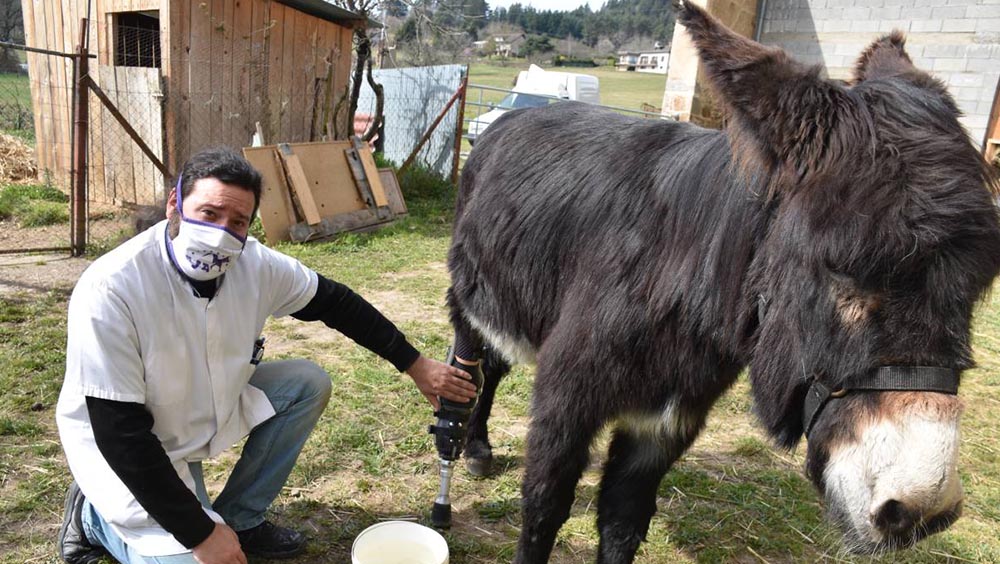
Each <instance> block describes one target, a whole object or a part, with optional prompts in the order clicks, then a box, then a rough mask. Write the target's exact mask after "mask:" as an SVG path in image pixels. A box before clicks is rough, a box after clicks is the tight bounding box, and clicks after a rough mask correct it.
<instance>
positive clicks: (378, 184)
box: [355, 142, 389, 207]
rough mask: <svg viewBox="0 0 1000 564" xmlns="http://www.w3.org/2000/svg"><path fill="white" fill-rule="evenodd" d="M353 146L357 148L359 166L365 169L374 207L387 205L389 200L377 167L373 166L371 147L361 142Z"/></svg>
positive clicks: (373, 159) (373, 158)
mask: <svg viewBox="0 0 1000 564" xmlns="http://www.w3.org/2000/svg"><path fill="white" fill-rule="evenodd" d="M355 146H356V147H358V155H359V156H360V157H361V166H363V167H364V169H365V177H366V178H367V179H368V185H369V186H371V188H372V196H374V197H375V205H376V206H379V207H381V206H387V205H389V200H387V199H386V197H385V188H384V187H383V186H382V180H381V179H380V178H379V174H378V167H376V166H375V157H373V156H372V150H371V147H369V146H368V143H363V142H362V143H357V144H356V145H355Z"/></svg>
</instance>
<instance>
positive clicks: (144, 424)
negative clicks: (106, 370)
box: [87, 276, 420, 548]
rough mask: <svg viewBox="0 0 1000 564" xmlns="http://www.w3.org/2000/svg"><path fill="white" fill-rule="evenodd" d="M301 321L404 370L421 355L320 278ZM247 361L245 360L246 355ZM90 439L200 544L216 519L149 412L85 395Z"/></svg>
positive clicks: (202, 286)
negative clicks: (164, 442)
mask: <svg viewBox="0 0 1000 564" xmlns="http://www.w3.org/2000/svg"><path fill="white" fill-rule="evenodd" d="M193 285H194V289H195V291H196V292H197V293H198V295H200V296H201V297H212V296H214V291H215V281H209V282H208V283H204V282H202V283H195V284H193ZM292 317H294V318H296V319H299V320H301V321H322V322H323V323H325V324H326V325H327V326H328V327H331V328H333V329H336V330H338V331H340V332H341V333H343V334H344V335H346V336H347V337H348V338H350V339H351V340H353V341H355V342H356V343H358V344H360V345H361V346H363V347H365V348H367V349H368V350H370V351H372V352H374V353H375V354H377V355H379V356H381V357H382V358H384V359H386V360H388V361H389V362H391V363H392V365H393V366H395V367H396V369H397V370H399V371H404V370H406V369H407V368H409V367H410V365H412V364H413V362H414V361H416V360H417V357H419V356H420V353H419V352H418V351H417V350H416V349H415V348H413V346H412V345H410V343H409V342H407V340H406V337H405V336H404V335H403V334H402V333H401V332H400V331H399V329H397V328H396V326H395V325H393V323H392V322H391V321H389V320H388V319H386V317H385V316H383V315H382V314H381V313H380V312H379V311H378V310H377V309H375V307H374V306H372V305H371V304H370V303H368V302H367V301H366V300H365V299H364V298H362V297H361V296H359V295H358V294H356V293H354V292H353V291H352V290H351V289H350V288H348V287H347V286H344V285H343V284H340V283H338V282H334V281H332V280H329V279H327V278H324V277H323V276H320V277H319V283H318V286H317V289H316V295H315V296H314V297H313V299H312V300H310V301H309V303H308V304H306V306H305V307H304V308H302V309H301V310H299V311H298V312H296V313H293V314H292ZM248 361H249V358H248ZM87 411H88V413H89V415H90V421H91V426H92V428H93V430H94V439H95V441H96V442H97V448H98V449H99V450H100V451H101V455H102V456H104V458H105V459H106V460H107V462H108V465H109V466H110V467H111V469H112V470H114V472H115V474H117V475H118V478H119V479H121V481H122V482H123V483H124V484H125V485H126V486H127V487H128V489H129V491H131V492H132V495H134V496H135V498H136V501H138V502H139V504H140V505H141V506H142V507H143V509H145V510H146V512H147V513H149V515H150V516H151V517H152V518H153V519H155V520H156V522H157V523H159V524H160V526H161V527H163V528H164V529H165V530H166V531H167V532H169V533H170V534H172V535H174V538H176V539H177V541H178V542H180V543H181V544H183V545H184V546H185V547H187V548H194V547H195V546H198V545H199V544H201V542H202V541H204V540H205V539H206V538H208V536H209V535H210V534H211V533H212V531H213V529H214V528H215V523H214V522H213V521H212V520H211V519H210V518H209V517H208V515H207V514H206V513H205V512H204V511H203V510H202V508H201V502H199V501H198V498H197V497H196V496H195V495H194V493H192V492H191V490H189V489H188V488H187V486H185V485H184V482H183V481H182V480H181V478H180V476H178V475H177V472H176V471H175V470H174V468H173V466H172V465H171V463H170V459H169V458H168V457H167V453H166V451H165V450H164V449H163V446H162V445H161V444H160V441H159V439H158V438H157V437H156V435H155V434H154V433H153V416H152V414H150V413H149V411H147V410H146V408H145V406H144V405H143V404H141V403H132V402H120V401H113V400H107V399H100V398H94V397H89V396H88V397H87Z"/></svg>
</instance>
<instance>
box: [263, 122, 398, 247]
mask: <svg viewBox="0 0 1000 564" xmlns="http://www.w3.org/2000/svg"><path fill="white" fill-rule="evenodd" d="M290 147H291V148H292V150H293V153H294V157H296V158H297V160H298V163H299V165H300V167H301V175H302V177H304V180H302V179H299V180H295V181H293V182H294V184H295V186H294V190H295V193H296V194H297V195H298V196H299V200H300V202H302V203H303V204H304V205H303V208H306V209H308V208H310V207H314V209H315V210H316V212H318V214H319V217H320V218H322V220H321V222H318V221H317V222H315V223H314V221H315V219H316V217H311V218H310V217H303V216H302V215H300V214H298V213H297V212H296V210H295V208H294V205H293V203H292V200H291V198H290V197H289V186H287V183H286V180H285V177H286V173H285V171H284V170H283V168H282V162H281V160H280V159H281V158H282V157H279V156H278V152H279V151H278V148H277V146H275V145H269V146H265V147H247V148H244V149H243V154H244V156H245V157H246V159H247V160H248V161H250V164H252V165H253V166H254V168H256V169H257V170H259V171H260V173H261V176H262V177H263V190H262V193H261V200H260V219H261V224H262V226H263V227H264V233H265V235H266V236H267V240H268V241H270V242H275V241H287V240H290V239H291V235H290V231H291V230H292V229H293V228H294V227H296V226H298V227H299V229H300V231H301V227H302V226H305V225H306V224H309V225H316V224H317V223H319V224H320V230H328V229H338V230H355V229H362V228H366V227H370V226H372V225H373V224H375V223H384V222H385V218H382V219H378V218H376V214H375V213H374V212H373V210H372V209H371V208H369V207H368V206H367V205H366V204H365V202H364V200H362V198H361V195H360V193H359V192H358V189H357V187H356V186H355V183H354V180H353V176H352V173H351V167H350V165H349V163H348V160H347V157H346V155H345V151H347V150H350V149H352V145H351V142H350V141H327V142H316V143H296V144H293V145H290ZM375 170H376V172H375V176H374V178H375V182H376V183H377V184H378V185H379V186H380V190H381V193H382V195H381V198H382V199H383V200H384V202H385V204H383V205H386V206H388V209H389V211H390V212H392V213H391V214H390V215H391V216H392V217H395V216H396V215H401V214H405V213H406V205H405V203H403V197H402V193H401V192H400V190H399V184H398V182H397V181H396V177H395V175H394V174H393V173H392V169H387V170H388V175H385V173H384V172H383V171H378V169H375ZM296 174H298V173H296ZM383 178H385V180H384V181H383ZM387 182H388V183H390V185H389V188H386V187H385V186H386V183H387ZM302 183H305V184H306V185H307V187H308V190H306V189H302V190H300V189H299V186H300V185H301V184H302ZM306 193H311V196H312V200H313V203H312V204H311V205H310V204H308V203H307V201H306V200H307V198H303V197H302V195H303V194H306ZM303 211H306V210H303ZM331 234H332V233H331Z"/></svg>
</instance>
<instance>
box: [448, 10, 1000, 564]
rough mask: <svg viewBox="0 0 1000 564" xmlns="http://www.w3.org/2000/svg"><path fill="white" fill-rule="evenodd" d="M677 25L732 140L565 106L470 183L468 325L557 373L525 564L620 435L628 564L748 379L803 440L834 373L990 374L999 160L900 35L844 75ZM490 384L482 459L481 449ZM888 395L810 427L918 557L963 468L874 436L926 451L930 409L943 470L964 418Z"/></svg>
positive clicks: (760, 412) (459, 237) (620, 525)
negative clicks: (994, 168) (694, 453)
mask: <svg viewBox="0 0 1000 564" xmlns="http://www.w3.org/2000/svg"><path fill="white" fill-rule="evenodd" d="M679 21H680V22H681V23H683V25H684V26H685V27H686V28H687V30H688V32H690V33H691V34H692V36H693V38H694V40H695V43H696V45H697V46H698V48H699V50H700V53H701V58H702V61H703V64H704V65H705V69H706V70H707V73H708V76H709V79H710V81H711V82H712V84H713V85H714V87H715V90H716V93H717V95H718V99H719V101H720V102H721V103H722V104H723V105H724V106H725V107H726V109H727V110H728V116H729V126H728V129H727V130H728V135H727V134H726V133H722V132H718V131H711V130H706V129H702V128H699V127H695V126H693V125H689V124H685V123H671V122H665V121H652V120H640V119H632V118H628V117H622V116H620V115H617V114H614V113H611V112H608V111H604V110H601V109H598V108H594V107H591V106H587V105H583V104H576V103H560V104H556V105H553V106H550V107H548V108H543V109H535V110H525V111H513V112H509V113H508V114H506V115H504V116H503V117H502V118H501V119H499V120H498V121H497V122H496V123H494V124H493V125H492V126H491V127H490V129H489V131H488V132H487V133H486V134H485V135H484V136H483V137H482V138H481V140H480V141H479V143H477V145H476V147H475V149H474V150H473V152H472V154H471V155H470V157H469V160H468V162H467V163H466V165H465V168H464V170H463V174H462V185H461V190H460V194H459V198H458V215H457V218H456V222H455V229H454V239H453V243H452V247H451V250H450V253H449V266H450V269H451V275H452V288H451V290H450V292H449V300H450V303H451V306H452V313H453V321H454V323H455V326H456V331H475V332H478V333H479V334H480V335H481V336H483V337H484V338H485V339H486V341H487V342H489V343H490V345H491V347H492V348H494V349H495V350H499V351H500V352H501V353H503V354H504V355H505V356H506V357H507V358H508V359H510V360H518V359H519V358H523V357H528V358H531V357H534V358H535V359H537V360H536V362H537V377H536V381H535V389H534V399H533V412H532V413H533V420H532V423H531V429H530V431H529V434H528V447H527V463H526V470H525V477H524V484H523V508H522V509H523V524H522V527H523V529H522V533H521V540H520V543H519V547H518V553H517V562H520V563H522V564H526V563H529V562H530V563H535V562H544V561H546V560H547V559H548V555H549V553H550V551H551V548H552V544H553V541H554V539H555V535H556V532H557V531H558V529H559V527H560V526H561V524H562V523H563V521H564V520H565V519H566V517H567V516H568V514H569V508H570V505H571V502H572V499H573V492H574V488H575V484H576V482H577V480H578V479H579V477H580V474H581V472H582V471H583V469H584V467H585V465H586V462H587V458H588V446H589V445H590V442H591V440H592V438H593V437H594V435H595V433H597V432H598V430H599V429H601V428H602V426H604V425H606V424H607V423H609V422H615V421H618V422H619V423H618V425H617V428H616V431H615V434H614V438H613V440H612V443H611V446H610V452H609V455H608V461H607V464H606V467H605V470H604V477H603V481H602V485H601V494H600V501H599V511H598V528H599V529H600V533H601V543H600V548H599V560H600V561H601V562H630V561H631V560H632V558H633V557H634V554H635V551H636V549H637V547H638V544H639V542H640V540H641V539H642V538H643V537H644V535H645V533H646V530H647V527H648V524H649V519H650V517H651V516H652V515H653V513H654V512H655V509H656V505H655V497H656V496H655V494H656V488H657V485H658V483H659V481H660V479H661V477H662V476H663V474H664V473H665V472H666V471H667V470H668V469H669V467H670V465H671V464H672V463H673V462H674V461H675V460H676V459H677V457H679V456H680V455H681V454H682V453H683V452H684V450H685V449H686V448H687V447H688V446H689V445H690V444H691V442H692V441H693V440H694V439H695V437H696V436H697V434H698V432H699V431H700V430H701V428H702V427H703V425H704V422H705V417H706V415H707V413H708V411H709V409H710V408H711V406H712V405H713V403H714V402H715V401H716V400H717V399H718V397H719V396H720V395H721V394H722V393H723V392H724V391H725V390H726V389H727V388H729V387H730V386H731V385H732V384H733V382H734V380H735V379H736V377H737V375H738V374H739V372H740V371H741V370H742V369H743V368H744V367H746V366H749V367H750V380H751V386H752V390H753V392H752V393H753V397H754V400H755V411H756V414H757V416H758V417H759V419H760V421H761V423H762V424H763V425H764V427H765V428H766V429H767V431H768V432H769V434H770V435H771V436H772V437H773V438H774V440H775V441H776V442H777V443H778V444H779V445H782V446H784V447H792V446H793V445H795V444H796V443H797V442H798V441H799V439H800V437H801V435H802V432H803V424H802V409H803V399H804V396H805V393H806V389H807V387H808V386H809V384H810V382H812V381H813V380H819V381H821V382H823V383H825V384H826V385H827V386H829V387H830V388H831V389H836V388H837V387H838V386H839V385H840V384H841V383H842V382H843V381H844V380H845V379H847V378H855V379H856V378H858V377H859V376H860V377H863V376H864V375H865V374H867V373H870V372H871V371H872V369H874V368H876V367H878V366H884V365H912V366H920V365H927V366H939V367H947V368H952V369H955V370H957V371H960V370H963V369H966V368H968V367H970V366H971V364H972V359H971V353H970V344H969V333H970V318H971V315H972V309H973V306H974V305H975V303H976V302H977V300H978V299H979V298H980V297H981V296H982V295H983V293H984V292H985V291H986V290H987V288H988V287H989V286H990V284H991V281H992V280H993V278H994V277H995V276H996V275H997V272H998V270H1000V226H998V218H997V211H996V208H995V207H994V204H993V200H992V196H991V193H990V189H989V186H990V185H991V181H990V179H989V176H988V172H987V168H986V167H985V166H984V163H983V160H982V158H981V157H980V156H979V155H978V153H977V152H976V150H975V149H974V148H973V147H972V146H971V144H970V143H969V140H968V137H967V135H966V132H965V131H964V130H963V129H962V127H961V126H960V125H959V123H958V121H957V116H958V112H957V110H956V107H955V104H954V102H953V101H952V100H951V98H950V97H949V96H948V95H947V93H946V92H945V90H944V88H943V86H942V85H941V84H940V83H939V82H938V81H936V80H934V79H932V78H931V77H929V76H928V75H926V74H924V73H922V72H921V71H919V70H917V69H915V68H914V67H913V66H912V64H910V60H909V58H908V57H907V56H906V54H905V52H904V51H903V40H902V37H901V36H899V35H898V34H894V35H891V36H887V37H885V38H883V39H881V40H879V41H876V42H875V43H874V44H872V45H871V46H870V47H869V48H868V49H867V50H866V51H865V53H864V54H863V55H862V56H861V58H860V60H859V62H858V66H857V69H856V76H857V80H856V83H855V84H853V85H847V84H842V83H837V82H833V81H829V80H824V79H822V78H820V76H819V71H818V69H815V68H804V67H801V66H799V65H798V64H796V63H795V62H794V61H791V60H790V59H789V58H788V57H787V56H786V55H785V53H784V52H782V51H781V50H780V49H776V48H771V47H765V46H762V45H759V44H756V43H754V42H752V41H749V40H747V39H744V38H742V37H739V36H737V35H735V34H733V33H732V32H730V31H728V30H726V29H725V28H724V27H722V26H721V25H719V24H718V22H716V21H714V20H713V19H712V18H711V17H709V16H708V15H707V14H705V13H704V12H703V11H701V10H700V9H699V8H697V7H694V6H690V5H688V6H685V7H684V8H683V9H682V11H681V12H680V13H679ZM678 32H679V33H681V32H683V31H680V30H679V31H678ZM495 378H496V373H495V371H494V374H493V382H492V387H491V385H490V384H489V383H488V384H487V397H486V398H485V400H486V401H485V409H482V408H480V410H479V411H478V413H477V415H476V418H477V419H476V421H474V422H473V425H472V429H471V430H470V434H471V440H472V442H473V443H475V448H471V446H470V451H469V452H470V454H471V455H472V456H476V453H477V452H480V451H482V450H483V449H484V448H485V446H486V442H485V441H486V437H485V417H486V416H487V415H488V410H489V405H490V404H491V402H492V389H494V388H495ZM897 393H898V392H897ZM893 394H894V393H893V392H869V393H858V394H852V395H849V396H848V397H846V398H844V399H843V400H837V401H836V402H834V403H832V404H830V405H829V407H827V408H826V409H825V410H824V411H823V412H822V414H821V415H820V417H819V418H818V420H817V423H816V426H815V427H814V429H813V431H812V433H811V436H810V441H809V452H808V469H807V470H808V473H809V475H810V477H811V478H812V479H813V481H814V482H815V483H816V485H817V487H819V488H820V489H821V490H823V491H824V492H825V494H826V497H827V502H828V504H829V505H830V506H831V513H832V514H833V515H834V516H835V517H836V518H838V519H839V520H840V521H841V524H842V525H843V526H844V528H845V532H846V533H847V536H848V539H849V540H850V541H851V542H852V543H853V544H852V547H853V548H856V549H859V550H868V551H871V550H882V549H885V548H894V547H897V546H902V545H906V544H909V543H912V542H915V541H916V540H918V539H919V538H920V537H921V536H923V535H924V534H926V533H927V532H928V530H929V529H939V528H943V527H944V526H947V525H948V524H950V522H951V521H952V520H954V518H955V517H957V514H958V510H959V508H960V500H961V493H960V492H961V488H960V485H959V483H958V479H957V474H956V473H955V472H954V460H953V459H952V460H943V459H942V460H941V461H939V462H940V464H939V465H937V466H935V468H940V472H939V473H938V474H937V475H935V476H924V475H922V474H919V472H918V471H917V470H915V469H911V470H907V469H905V468H893V467H892V458H893V455H892V452H895V451H891V452H890V451H889V450H885V449H886V448H888V447H885V445H884V444H883V446H880V447H878V448H876V447H873V446H871V445H869V444H866V443H864V440H866V439H865V438H864V437H866V436H868V435H866V433H869V434H870V433H874V432H875V431H873V430H872V429H882V428H883V427H879V425H883V423H884V425H889V426H890V427H887V428H888V429H889V430H890V431H891V430H892V429H897V430H898V429H904V427H905V429H907V431H906V432H903V431H902V430H900V431H899V432H898V433H896V435H893V436H900V437H904V436H905V437H910V436H917V437H919V436H921V435H920V434H919V433H918V431H917V430H918V429H922V427H919V426H917V425H916V424H915V423H914V424H913V425H911V426H909V427H906V425H909V424H910V423H911V422H912V421H915V419H914V420H911V419H910V418H909V417H910V416H913V417H917V418H920V417H923V418H925V419H926V420H928V421H931V422H932V423H933V424H934V425H935V427H934V428H933V432H930V433H928V434H927V436H928V437H931V436H933V437H940V440H941V441H942V442H941V443H935V444H926V445H921V444H908V445H903V446H905V448H906V449H907V450H908V451H909V452H924V451H923V450H920V449H926V451H927V452H930V453H936V454H932V455H929V456H932V457H934V456H938V457H940V456H944V455H943V454H941V452H945V451H947V452H951V450H949V449H951V445H953V444H957V440H956V438H957V434H956V429H957V417H958V413H959V412H960V410H961V406H960V404H959V403H958V402H957V400H955V398H954V397H953V396H945V395H939V394H934V397H936V398H939V399H935V400H934V401H922V400H920V399H919V398H920V397H921V396H925V397H926V396H927V394H929V393H915V395H916V396H917V397H918V399H916V400H914V399H912V398H911V399H910V400H903V399H900V398H894V396H893ZM928 405H932V406H933V408H927V410H923V411H922V409H923V408H922V407H920V406H928ZM893 406H895V407H893ZM903 407H905V410H903V411H899V410H901V409H903ZM894 410H896V411H895V412H894ZM862 414H864V417H863V418H862V417H861V415H862ZM892 425H897V426H899V427H898V428H897V427H891V426H892ZM880 437H881V435H880ZM879 440H882V439H879ZM928 441H930V439H928ZM884 442H885V441H883V443H884ZM889 443H891V441H889ZM942 445H943V446H942ZM891 446H892V448H902V447H901V445H894V444H892V445H891ZM878 449H882V450H878ZM952 450H953V449H952ZM939 451H940V452H939ZM876 459H877V460H880V461H883V460H884V459H888V460H889V461H888V462H887V463H886V464H887V467H888V469H887V470H885V471H884V472H883V473H882V474H879V472H882V470H883V469H872V468H870V467H869V466H866V464H867V465H870V464H872V462H871V461H872V460H876ZM831 460H833V461H834V462H835V463H834V462H830V461H831ZM935 461H936V459H935ZM828 463H829V464H828ZM855 464H857V465H858V467H859V468H868V469H867V470H864V471H865V472H868V471H871V472H872V474H870V475H867V474H866V477H863V476H861V475H860V474H859V473H858V472H857V471H854V470H851V469H852V468H854V467H855V466H852V465H855ZM828 466H829V467H828ZM907 472H909V474H908V473H907ZM914 474H918V475H914ZM828 475H830V476H834V475H835V476H837V479H838V481H839V482H843V484H830V483H827V480H826V476H828ZM845 476H846V478H845ZM880 476H892V479H891V480H890V479H889V478H885V479H884V480H881V479H880ZM864 480H869V482H870V483H869V482H864ZM930 481H935V483H936V485H933V484H932V485H931V486H927V484H928V483H930ZM855 483H856V484H860V485H858V486H857V487H854V486H855ZM866 483H867V484H868V486H865V485H864V484H866ZM844 484H846V485H844ZM872 484H874V485H872ZM925 486H926V487H925ZM928 488H930V489H928ZM935 488H936V489H935ZM918 490H919V495H917V494H916V493H914V492H917V491H918ZM911 494H912V495H911ZM866 512H870V513H871V515H874V517H870V516H869V515H868V513H866ZM930 532H933V530H931V531H930Z"/></svg>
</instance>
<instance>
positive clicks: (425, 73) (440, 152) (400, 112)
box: [358, 65, 468, 178]
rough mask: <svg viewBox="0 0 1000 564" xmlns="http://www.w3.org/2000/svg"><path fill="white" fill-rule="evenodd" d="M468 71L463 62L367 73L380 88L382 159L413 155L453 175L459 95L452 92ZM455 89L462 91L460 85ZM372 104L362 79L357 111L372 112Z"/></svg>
mask: <svg viewBox="0 0 1000 564" xmlns="http://www.w3.org/2000/svg"><path fill="white" fill-rule="evenodd" d="M467 74H468V69H467V68H466V66H465V65H438V66H431V67H411V68H401V69H380V70H376V71H374V72H373V73H372V77H373V78H374V79H375V81H376V83H378V84H381V85H382V89H383V93H384V94H383V97H384V107H383V113H384V116H385V126H384V133H385V140H384V144H383V154H384V155H385V158H386V159H388V160H390V161H392V162H394V163H395V164H396V165H397V166H399V165H402V164H403V163H405V162H406V161H407V159H410V158H411V157H412V158H413V160H414V162H417V163H419V164H422V165H423V166H425V167H427V168H429V169H431V170H433V171H435V172H437V173H439V174H441V175H442V176H444V177H446V178H449V177H451V176H452V173H453V171H454V168H455V158H456V156H457V155H456V151H455V148H456V145H455V137H456V134H457V132H458V131H459V123H460V119H461V118H460V112H461V111H462V101H463V100H462V99H453V98H454V97H455V96H456V92H458V90H459V87H460V86H462V84H463V78H464V77H465V76H467ZM459 95H460V96H464V91H463V92H462V93H460V94H459ZM449 102H450V105H449ZM375 110H376V100H375V93H374V92H373V91H372V89H371V87H370V86H369V85H368V84H367V83H365V84H364V85H363V86H362V89H361V96H360V97H359V99H358V113H359V114H360V115H372V114H374V113H375ZM421 141H423V143H422V144H421ZM418 149H419V150H418ZM415 150H416V151H417V152H416V154H414V151H415Z"/></svg>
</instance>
